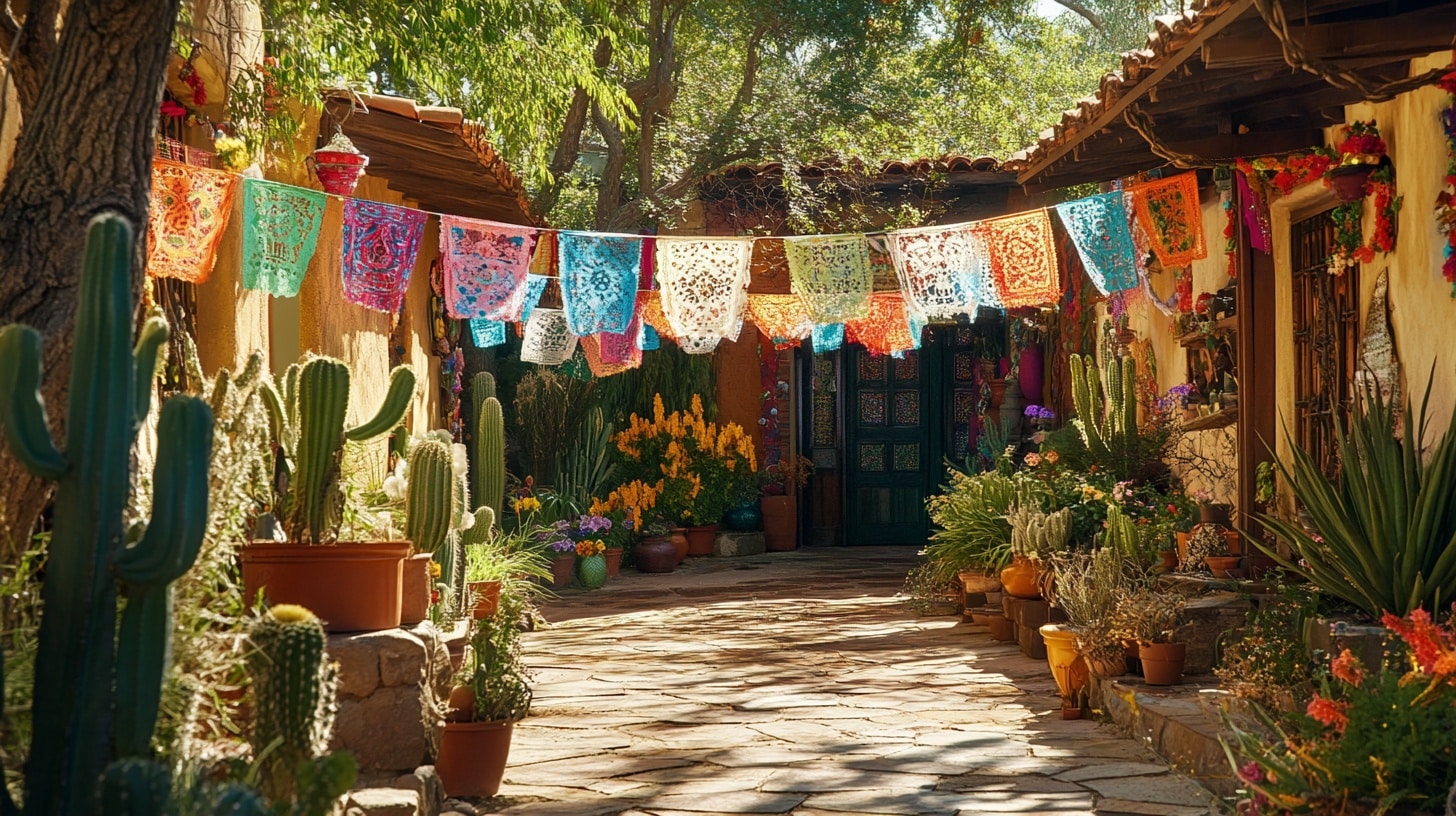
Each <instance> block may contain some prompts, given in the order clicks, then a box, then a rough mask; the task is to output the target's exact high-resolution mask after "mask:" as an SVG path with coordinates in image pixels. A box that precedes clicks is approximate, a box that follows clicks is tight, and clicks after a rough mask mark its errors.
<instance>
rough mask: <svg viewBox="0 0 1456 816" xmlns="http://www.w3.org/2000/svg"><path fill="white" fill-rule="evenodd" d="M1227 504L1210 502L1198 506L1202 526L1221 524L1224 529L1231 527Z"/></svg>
mask: <svg viewBox="0 0 1456 816" xmlns="http://www.w3.org/2000/svg"><path fill="white" fill-rule="evenodd" d="M1231 509H1232V508H1230V507H1229V506H1228V505H1227V504H1220V503H1217V502H1210V503H1208V504H1200V505H1198V521H1199V523H1200V524H1219V525H1222V526H1224V527H1227V526H1228V525H1229V510H1231Z"/></svg>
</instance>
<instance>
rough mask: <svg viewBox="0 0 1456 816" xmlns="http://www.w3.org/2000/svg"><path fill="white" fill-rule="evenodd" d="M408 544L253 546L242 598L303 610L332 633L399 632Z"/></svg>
mask: <svg viewBox="0 0 1456 816" xmlns="http://www.w3.org/2000/svg"><path fill="white" fill-rule="evenodd" d="M410 549H411V547H410V543H409V542H408V541H381V542H342V543H339V544H332V545H329V546H318V547H310V546H305V545H303V544H275V543H273V542H262V541H260V542H254V543H252V544H249V545H248V546H246V547H244V548H243V550H242V561H243V597H245V598H248V599H250V600H251V599H252V598H255V597H257V595H258V591H259V590H262V591H263V594H264V595H265V596H266V597H267V598H268V603H269V604H280V603H288V604H298V605H299V606H302V607H306V608H307V609H308V610H309V611H311V612H313V613H314V614H315V615H317V616H318V617H319V620H321V621H323V622H324V628H325V629H327V630H328V631H330V632H369V631H377V630H379V629H395V628H398V626H399V618H400V611H401V610H400V602H401V598H400V594H401V591H402V589H403V582H404V560H405V558H407V557H408V556H409V553H410Z"/></svg>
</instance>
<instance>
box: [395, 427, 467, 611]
mask: <svg viewBox="0 0 1456 816" xmlns="http://www.w3.org/2000/svg"><path fill="white" fill-rule="evenodd" d="M450 464H451V457H450V448H449V446H448V445H446V444H445V443H443V442H440V441H438V440H435V439H427V440H425V441H423V442H420V443H419V444H417V445H415V447H414V450H412V451H410V458H409V496H408V498H407V499H406V502H405V538H408V539H409V540H410V543H411V544H413V545H414V547H415V552H429V553H434V558H435V562H436V563H438V564H439V565H440V580H441V581H442V582H444V583H446V584H450V585H452V586H453V585H454V579H455V573H456V572H457V571H459V570H458V568H459V565H458V564H457V563H456V558H455V555H456V554H455V552H454V544H455V542H453V541H452V540H451V536H450V526H451V521H452V518H453V517H454V515H455V510H454V507H455V484H454V483H455V481H456V480H455V478H454V475H453V474H452V472H451V469H450Z"/></svg>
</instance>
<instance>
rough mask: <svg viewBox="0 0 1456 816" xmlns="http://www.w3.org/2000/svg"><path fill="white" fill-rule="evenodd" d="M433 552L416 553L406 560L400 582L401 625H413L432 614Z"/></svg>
mask: <svg viewBox="0 0 1456 816" xmlns="http://www.w3.org/2000/svg"><path fill="white" fill-rule="evenodd" d="M433 559H434V556H433V555H432V554H431V553H427V552H425V553H415V554H414V555H411V556H410V557H409V558H406V559H405V561H404V572H403V573H402V574H401V581H402V583H401V584H400V606H399V609H400V612H399V625H400V626H413V625H414V624H416V623H419V622H420V621H422V620H424V619H425V618H428V617H429V616H430V590H431V589H432V588H433V585H434V583H435V582H434V581H431V580H430V561H432V560H433Z"/></svg>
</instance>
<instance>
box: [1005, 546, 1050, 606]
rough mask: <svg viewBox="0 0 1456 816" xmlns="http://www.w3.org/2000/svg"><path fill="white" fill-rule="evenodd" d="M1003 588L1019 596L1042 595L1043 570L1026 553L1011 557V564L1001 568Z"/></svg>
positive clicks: (1038, 596)
mask: <svg viewBox="0 0 1456 816" xmlns="http://www.w3.org/2000/svg"><path fill="white" fill-rule="evenodd" d="M1001 588H1002V589H1003V590H1004V591H1005V592H1006V594H1008V595H1015V596H1016V597H1018V598H1040V597H1041V571H1040V570H1038V569H1037V567H1036V562H1035V561H1032V560H1031V559H1030V558H1027V557H1026V556H1024V555H1017V556H1013V557H1012V558H1011V566H1009V567H1007V568H1006V569H1003V570H1001Z"/></svg>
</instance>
